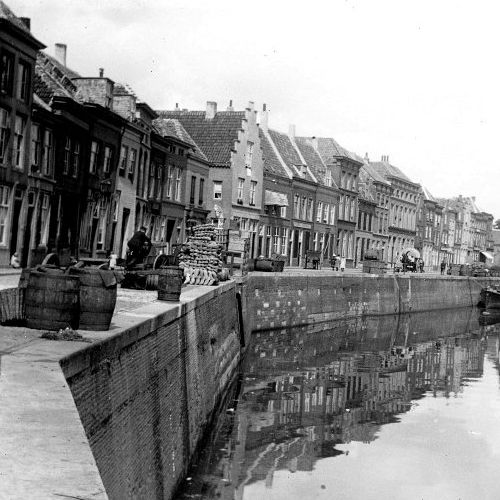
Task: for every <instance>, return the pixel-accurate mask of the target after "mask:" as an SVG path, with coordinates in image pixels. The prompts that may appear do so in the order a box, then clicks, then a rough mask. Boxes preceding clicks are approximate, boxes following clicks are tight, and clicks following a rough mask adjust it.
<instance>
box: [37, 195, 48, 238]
mask: <svg viewBox="0 0 500 500" xmlns="http://www.w3.org/2000/svg"><path fill="white" fill-rule="evenodd" d="M49 200H50V197H49V195H48V194H45V193H43V194H41V195H40V200H39V203H40V219H39V224H38V225H37V232H36V235H35V244H36V245H46V244H47V241H48V237H49V224H48V222H49V216H48V215H49Z"/></svg>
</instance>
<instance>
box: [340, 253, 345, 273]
mask: <svg viewBox="0 0 500 500" xmlns="http://www.w3.org/2000/svg"><path fill="white" fill-rule="evenodd" d="M344 269H345V257H341V258H340V270H341V271H342V272H344Z"/></svg>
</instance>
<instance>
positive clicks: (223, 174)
mask: <svg viewBox="0 0 500 500" xmlns="http://www.w3.org/2000/svg"><path fill="white" fill-rule="evenodd" d="M157 113H158V115H159V117H160V118H171V119H176V120H178V121H179V123H180V124H182V126H183V127H184V129H185V130H186V132H187V133H188V134H189V135H190V137H191V138H192V139H193V141H194V142H195V143H196V144H197V146H198V147H199V148H200V150H201V151H202V152H203V153H204V155H205V156H206V158H207V160H208V161H209V162H210V165H211V166H210V175H209V184H210V185H209V188H208V197H207V209H208V210H210V213H209V218H210V219H211V220H212V221H214V222H215V223H216V224H217V225H218V226H219V227H220V228H221V229H226V230H228V229H229V228H230V226H231V225H233V226H239V229H240V231H241V234H242V236H243V237H248V239H249V242H250V257H256V256H257V255H258V253H257V232H258V226H259V217H260V212H261V207H262V194H263V188H262V179H263V160H262V150H261V146H260V136H259V127H258V125H257V121H256V115H257V112H256V111H255V110H254V106H253V103H251V102H250V103H249V105H248V107H247V108H246V109H245V110H244V111H234V109H233V107H232V103H230V106H229V107H228V109H227V110H226V111H218V110H217V103H215V102H208V103H207V108H206V110H205V111H187V110H180V109H178V108H177V109H176V110H173V111H165V110H164V111H157Z"/></svg>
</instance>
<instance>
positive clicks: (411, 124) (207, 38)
mask: <svg viewBox="0 0 500 500" xmlns="http://www.w3.org/2000/svg"><path fill="white" fill-rule="evenodd" d="M4 1H5V3H6V4H7V5H8V6H9V7H10V8H11V9H12V10H13V12H14V13H15V14H16V15H17V16H18V17H29V18H31V29H32V33H33V34H34V36H35V37H37V38H38V39H39V40H40V41H41V42H43V43H44V44H45V45H46V46H47V49H45V50H46V52H48V53H49V54H51V55H54V45H55V44H56V43H65V44H67V46H68V49H67V65H68V66H69V67H70V68H72V69H73V70H75V71H77V72H78V73H79V74H81V75H82V76H98V74H99V68H104V74H105V76H107V77H109V78H111V79H112V80H114V81H115V82H120V83H127V84H128V85H129V86H130V87H132V89H133V90H134V91H135V93H136V94H137V95H138V97H139V98H140V99H141V100H142V101H145V102H147V103H148V104H149V105H150V106H151V107H152V108H153V109H173V108H174V107H175V105H176V103H178V104H179V106H180V107H181V108H183V109H184V108H186V109H190V110H203V109H205V107H206V102H207V101H215V102H217V104H218V109H219V110H225V109H226V108H227V106H228V105H229V101H230V100H232V101H233V107H234V108H235V109H236V110H242V109H244V108H245V107H246V106H247V105H248V102H249V101H252V102H254V103H255V109H257V110H261V109H262V105H263V104H264V103H265V104H266V105H267V109H268V111H269V126H270V128H273V129H276V130H279V131H281V132H288V128H289V125H290V124H293V125H295V127H296V133H297V135H304V136H317V137H333V138H335V139H336V140H337V141H338V142H339V143H340V144H341V145H342V146H343V147H345V148H346V149H348V150H350V151H353V152H355V153H357V154H359V155H360V156H365V153H368V157H369V158H370V160H372V161H379V160H380V157H381V156H382V155H388V156H389V159H390V163H391V164H393V165H395V166H397V167H398V168H400V169H401V170H402V171H403V172H404V173H405V174H406V175H407V176H408V177H409V178H410V179H411V180H412V181H414V182H418V183H420V184H423V185H424V186H425V187H426V188H427V189H428V190H429V192H430V193H431V194H432V195H433V196H435V197H454V196H458V195H463V196H475V197H476V203H477V205H478V206H479V208H480V209H481V210H483V211H485V212H488V213H491V214H493V215H494V217H495V220H496V219H497V218H499V217H500V201H499V196H498V192H499V190H500V181H499V176H498V168H497V164H498V161H499V158H500V154H499V152H498V151H497V150H496V147H497V140H498V135H499V133H500V81H499V80H500V71H499V69H498V67H499V65H498V48H499V47H500V43H499V42H500V30H499V29H498V26H497V24H498V18H499V14H500V4H498V2H495V1H494V0H476V1H475V2H470V1H465V0H463V1H451V0H439V1H436V0H421V1H419V2H407V1H406V2H405V1H401V0H376V1H374V0H310V1H308V2H307V1H303V0H302V1H296V0H253V1H252V2H236V1H234V0H211V1H208V0H71V1H68V0H4Z"/></svg>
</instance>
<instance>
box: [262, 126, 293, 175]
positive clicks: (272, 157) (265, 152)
mask: <svg viewBox="0 0 500 500" xmlns="http://www.w3.org/2000/svg"><path fill="white" fill-rule="evenodd" d="M259 137H260V147H261V149H262V156H263V157H264V170H265V171H266V172H272V173H273V174H277V175H281V176H283V177H287V178H288V177H289V175H288V173H287V171H286V170H285V169H284V168H283V165H282V164H281V162H280V160H279V159H278V157H277V156H276V153H275V152H274V149H273V147H272V146H271V143H270V142H269V140H268V139H267V137H266V135H265V134H264V132H263V131H262V129H260V130H259Z"/></svg>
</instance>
